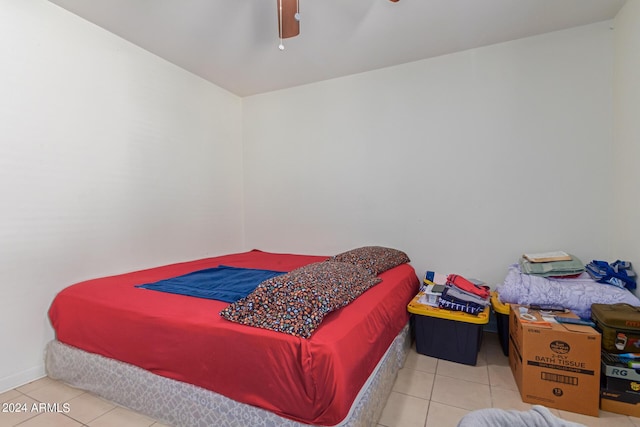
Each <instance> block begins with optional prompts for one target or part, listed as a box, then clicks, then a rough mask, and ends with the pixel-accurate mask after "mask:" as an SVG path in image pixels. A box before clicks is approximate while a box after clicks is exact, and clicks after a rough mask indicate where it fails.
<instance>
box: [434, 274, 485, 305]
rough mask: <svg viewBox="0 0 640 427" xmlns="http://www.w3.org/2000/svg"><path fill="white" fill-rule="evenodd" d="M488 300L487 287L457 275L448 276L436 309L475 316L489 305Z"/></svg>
mask: <svg viewBox="0 0 640 427" xmlns="http://www.w3.org/2000/svg"><path fill="white" fill-rule="evenodd" d="M489 298H490V289H489V287H488V286H483V285H477V284H475V283H473V282H472V281H470V280H467V279H465V278H464V277H462V276H459V275H457V274H449V275H448V276H447V281H446V286H445V289H444V291H443V292H442V295H441V296H440V299H439V300H438V307H440V308H443V309H446V310H453V311H463V312H465V313H469V314H475V315H477V314H479V313H481V312H483V311H484V309H485V308H486V307H487V306H488V305H489V304H490V300H489Z"/></svg>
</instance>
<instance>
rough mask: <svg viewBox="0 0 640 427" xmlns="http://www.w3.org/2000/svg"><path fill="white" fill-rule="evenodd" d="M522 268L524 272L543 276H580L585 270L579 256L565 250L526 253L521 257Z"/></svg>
mask: <svg viewBox="0 0 640 427" xmlns="http://www.w3.org/2000/svg"><path fill="white" fill-rule="evenodd" d="M520 269H521V270H522V272H523V273H524V274H531V275H534V276H541V277H568V276H578V275H580V274H581V273H583V272H584V270H585V268H584V264H583V263H582V261H580V259H579V258H578V257H576V256H575V255H571V254H568V253H566V252H563V251H557V252H546V253H540V254H524V255H522V257H521V258H520Z"/></svg>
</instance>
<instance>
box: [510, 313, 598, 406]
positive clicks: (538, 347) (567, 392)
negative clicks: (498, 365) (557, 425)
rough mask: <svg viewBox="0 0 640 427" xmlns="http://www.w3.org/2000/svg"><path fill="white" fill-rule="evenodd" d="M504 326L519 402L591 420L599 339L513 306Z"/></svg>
mask: <svg viewBox="0 0 640 427" xmlns="http://www.w3.org/2000/svg"><path fill="white" fill-rule="evenodd" d="M523 316H524V317H523ZM562 316H565V317H573V318H577V316H575V315H574V314H572V313H569V314H563V315H562ZM550 320H551V321H550ZM509 323H510V324H509V365H510V366H511V371H512V372H513V376H514V378H515V380H516V383H517V384H518V389H519V390H520V396H521V397H522V400H523V401H524V402H527V403H532V404H538V405H544V406H547V407H551V408H556V409H561V410H565V411H571V412H578V413H581V414H585V415H591V416H594V417H597V416H598V408H599V406H600V405H599V403H600V402H599V400H600V345H601V337H600V334H599V333H598V332H597V331H596V330H595V329H593V328H592V327H590V326H584V325H571V324H560V323H556V322H553V321H552V319H550V318H545V317H543V315H542V314H540V313H539V312H537V311H533V310H527V309H526V308H523V309H522V310H521V308H520V307H519V306H517V305H514V306H512V307H511V313H510V316H509Z"/></svg>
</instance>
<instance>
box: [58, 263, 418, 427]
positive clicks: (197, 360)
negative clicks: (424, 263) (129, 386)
mask: <svg viewBox="0 0 640 427" xmlns="http://www.w3.org/2000/svg"><path fill="white" fill-rule="evenodd" d="M324 259H326V257H318V256H306V255H290V254H272V253H266V252H261V251H250V252H245V253H240V254H233V255H225V256H221V257H215V258H208V259H203V260H198V261H192V262H186V263H180V264H173V265H168V266H163V267H157V268H153V269H149V270H143V271H138V272H133V273H127V274H123V275H119V276H111V277H105V278H100V279H94V280H89V281H85V282H81V283H78V284H75V285H72V286H70V287H68V288H66V289H64V290H62V291H61V292H60V293H59V294H58V295H57V296H56V298H55V299H54V301H53V303H52V305H51V308H50V310H49V317H50V319H51V323H52V325H53V328H54V329H55V331H56V336H57V339H58V340H59V341H60V342H63V343H65V344H68V345H71V346H74V347H77V348H80V349H82V350H85V351H88V352H91V353H97V354H100V355H103V356H106V357H110V358H113V359H117V360H121V361H124V362H127V363H130V364H133V365H136V366H139V367H141V368H144V369H146V370H149V371H151V372H153V373H155V374H158V375H162V376H165V377H168V378H172V379H175V380H178V381H183V382H187V383H191V384H195V385H197V386H200V387H203V388H206V389H209V390H212V391H215V392H216V393H219V394H222V395H224V396H227V397H229V398H231V399H234V400H236V401H239V402H243V403H247V404H250V405H254V406H258V407H261V408H264V409H267V410H269V411H272V412H275V413H277V414H278V415H281V416H283V417H287V418H290V419H294V420H298V421H301V422H304V423H308V424H321V425H335V424H337V423H339V422H340V421H342V420H343V419H344V418H345V417H346V416H347V414H348V412H349V409H350V407H351V405H352V403H353V401H354V400H355V398H356V395H357V394H358V391H359V390H360V389H361V387H362V386H363V384H364V383H365V381H366V379H367V378H368V377H369V375H370V374H371V373H372V371H373V370H374V368H375V366H376V364H377V363H378V361H379V360H380V358H381V357H382V355H383V354H384V352H385V351H386V349H387V348H388V347H389V345H390V344H391V342H392V341H393V339H394V338H395V336H396V335H397V334H398V333H399V331H400V330H401V329H402V328H403V327H404V325H405V324H406V323H407V320H408V314H407V311H406V306H407V303H408V302H409V301H410V300H411V298H412V297H413V296H414V295H415V293H416V292H417V288H418V278H417V277H416V274H415V271H414V269H413V268H412V267H411V266H410V265H408V264H404V265H401V266H398V267H396V268H393V269H391V270H389V271H386V272H384V273H382V274H381V275H380V278H381V279H382V282H381V283H380V284H378V285H376V286H374V287H373V288H371V289H369V290H368V291H366V292H365V293H364V294H362V295H361V296H360V297H359V298H357V299H356V300H355V301H353V302H352V303H351V304H349V305H348V306H346V307H344V308H342V309H340V310H337V311H335V312H333V313H330V314H329V315H328V316H327V317H325V319H324V321H323V323H322V324H321V325H320V327H319V328H318V329H317V330H316V332H315V333H314V334H313V335H312V336H311V338H310V339H302V338H297V337H294V336H292V335H287V334H283V333H278V332H273V331H269V330H265V329H259V328H253V327H249V326H244V325H240V324H237V323H233V322H229V321H227V320H225V319H223V318H221V317H220V316H219V314H218V313H219V312H220V310H222V309H223V308H224V307H226V306H227V305H228V303H225V302H221V301H216V300H207V299H199V298H193V297H188V296H182V295H175V294H168V293H163V292H157V291H152V290H146V289H138V288H135V287H134V285H136V284H141V283H148V282H153V281H157V280H160V279H165V278H169V277H174V276H178V275H181V274H186V273H189V272H191V271H195V270H199V269H203V268H210V267H215V266H218V265H230V266H236V267H247V268H261V269H271V270H279V271H290V270H293V269H295V268H298V267H301V266H303V265H306V264H310V263H312V262H317V261H322V260H324Z"/></svg>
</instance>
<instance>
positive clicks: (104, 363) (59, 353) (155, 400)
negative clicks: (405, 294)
mask: <svg viewBox="0 0 640 427" xmlns="http://www.w3.org/2000/svg"><path fill="white" fill-rule="evenodd" d="M410 345H411V338H410V334H409V325H406V326H405V327H404V328H403V329H402V331H400V333H399V334H398V336H397V337H396V338H395V340H394V341H393V343H392V344H391V346H390V347H389V349H388V350H387V352H386V353H385V354H384V356H383V357H382V359H381V360H380V362H379V363H378V365H377V366H376V369H375V370H374V371H373V373H372V374H371V376H370V377H369V378H368V380H367V382H366V383H365V384H364V386H363V387H362V389H361V390H360V392H359V394H358V396H357V397H356V400H355V402H354V403H353V405H352V407H351V409H350V411H349V414H348V416H347V417H346V418H345V419H344V420H343V421H342V422H341V423H340V424H338V426H350V427H351V426H353V427H355V426H363V427H364V426H375V425H376V423H377V421H378V419H379V418H380V415H381V413H382V410H383V409H384V406H385V403H386V401H387V398H388V397H389V394H390V393H391V389H392V387H393V384H394V382H395V379H396V376H397V373H398V370H399V369H400V368H401V367H402V366H403V364H404V360H405V358H406V355H407V352H408V350H409V347H410ZM45 366H46V370H47V375H48V376H49V377H50V378H53V379H56V380H61V381H63V382H65V383H67V384H69V385H71V386H73V387H76V388H79V389H82V390H86V391H89V392H91V393H94V394H96V395H98V396H101V397H104V398H105V399H108V400H110V401H112V402H115V403H117V404H120V405H122V406H125V407H127V408H130V409H132V410H134V411H137V412H140V413H142V414H145V415H148V416H149V417H152V418H154V419H156V420H159V421H162V422H163V423H166V424H169V425H171V426H175V427H183V426H184V427H194V426H202V427H211V426H220V427H232V426H237V427H247V426H251V427H261V426H264V427H281V426H285V427H294V426H295V427H300V426H306V425H307V424H302V423H299V422H296V421H292V420H290V419H287V418H283V417H280V416H278V415H276V414H274V413H272V412H269V411H267V410H264V409H261V408H258V407H255V406H251V405H247V404H243V403H239V402H236V401H234V400H231V399H229V398H227V397H225V396H222V395H220V394H218V393H214V392H212V391H209V390H206V389H204V388H201V387H197V386H194V385H192V384H187V383H184V382H180V381H176V380H172V379H169V378H165V377H161V376H159V375H156V374H153V373H151V372H149V371H146V370H144V369H141V368H139V367H137V366H133V365H130V364H127V363H123V362H120V361H117V360H114V359H109V358H107V357H104V356H100V355H97V354H93V353H88V352H85V351H83V350H80V349H78V348H75V347H71V346H68V345H66V344H62V343H60V342H58V341H56V340H53V341H51V342H49V344H47V348H46V352H45Z"/></svg>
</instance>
